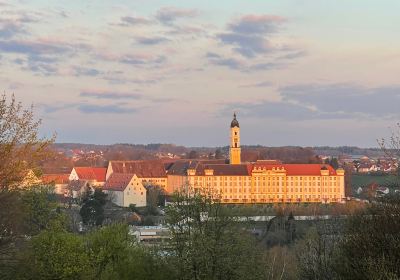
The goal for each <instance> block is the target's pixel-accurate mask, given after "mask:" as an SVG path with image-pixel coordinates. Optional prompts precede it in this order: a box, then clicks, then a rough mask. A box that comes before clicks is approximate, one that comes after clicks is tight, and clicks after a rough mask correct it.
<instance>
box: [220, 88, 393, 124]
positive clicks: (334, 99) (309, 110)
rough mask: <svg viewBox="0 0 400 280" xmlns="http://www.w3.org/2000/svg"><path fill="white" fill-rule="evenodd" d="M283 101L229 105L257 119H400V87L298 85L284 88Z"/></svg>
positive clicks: (228, 106) (227, 107)
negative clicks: (399, 107) (399, 108)
mask: <svg viewBox="0 0 400 280" xmlns="http://www.w3.org/2000/svg"><path fill="white" fill-rule="evenodd" d="M280 95H281V98H282V100H281V101H268V100H265V101H261V102H258V103H241V104H229V105H226V106H224V109H223V111H224V112H226V113H227V112H231V111H232V110H236V109H238V110H239V111H240V112H242V113H243V114H244V115H247V116H250V117H255V118H273V119H283V120H290V121H304V120H307V121H308V120H328V119H329V120H340V119H347V120H350V119H359V120H375V119H398V118H399V117H400V112H399V110H398V104H399V103H400V86H392V87H377V88H365V87H362V86H359V85H352V84H328V85H317V84H311V85H294V86H289V87H283V88H281V89H280Z"/></svg>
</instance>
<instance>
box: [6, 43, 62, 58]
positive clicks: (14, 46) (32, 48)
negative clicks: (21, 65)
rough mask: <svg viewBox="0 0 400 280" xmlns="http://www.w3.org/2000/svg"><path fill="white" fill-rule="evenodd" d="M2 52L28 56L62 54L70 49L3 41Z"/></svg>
mask: <svg viewBox="0 0 400 280" xmlns="http://www.w3.org/2000/svg"><path fill="white" fill-rule="evenodd" d="M0 50H1V51H2V52H7V53H22V54H28V55H45V54H60V53H65V52H67V51H68V50H69V48H68V47H66V46H62V45H55V44H50V43H45V42H34V41H18V40H7V41H5V40H2V41H0Z"/></svg>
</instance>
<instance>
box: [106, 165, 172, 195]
mask: <svg viewBox="0 0 400 280" xmlns="http://www.w3.org/2000/svg"><path fill="white" fill-rule="evenodd" d="M112 174H127V175H136V176H137V177H138V178H139V179H140V180H141V182H142V183H143V185H144V186H160V187H161V188H162V189H166V188H167V172H166V169H165V165H164V163H163V161H161V160H135V161H113V160H112V161H110V162H109V163H108V168H107V174H106V179H107V181H108V180H109V178H110V177H111V175H112Z"/></svg>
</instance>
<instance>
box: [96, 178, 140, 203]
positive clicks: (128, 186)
mask: <svg viewBox="0 0 400 280" xmlns="http://www.w3.org/2000/svg"><path fill="white" fill-rule="evenodd" d="M103 191H104V192H105V193H106V194H108V196H109V199H110V201H112V202H113V203H114V204H116V205H118V206H120V207H129V205H131V204H133V205H135V206H136V207H143V206H146V188H145V187H144V186H143V184H142V180H141V179H140V178H138V176H136V174H134V175H131V174H124V173H114V174H111V175H110V176H109V178H108V179H107V182H106V183H105V185H104V187H103Z"/></svg>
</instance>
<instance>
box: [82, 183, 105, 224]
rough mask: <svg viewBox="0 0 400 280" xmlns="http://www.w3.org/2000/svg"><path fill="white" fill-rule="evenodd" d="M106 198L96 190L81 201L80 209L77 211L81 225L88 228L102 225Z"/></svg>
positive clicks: (101, 192)
mask: <svg viewBox="0 0 400 280" xmlns="http://www.w3.org/2000/svg"><path fill="white" fill-rule="evenodd" d="M106 197H107V194H105V193H104V192H103V191H101V190H100V189H96V190H95V191H94V192H93V193H89V194H88V195H87V196H86V197H85V198H84V199H83V204H82V208H81V210H80V211H79V213H80V215H81V217H82V221H83V223H85V224H87V225H89V226H99V225H101V224H102V223H103V220H104V205H105V204H106Z"/></svg>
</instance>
